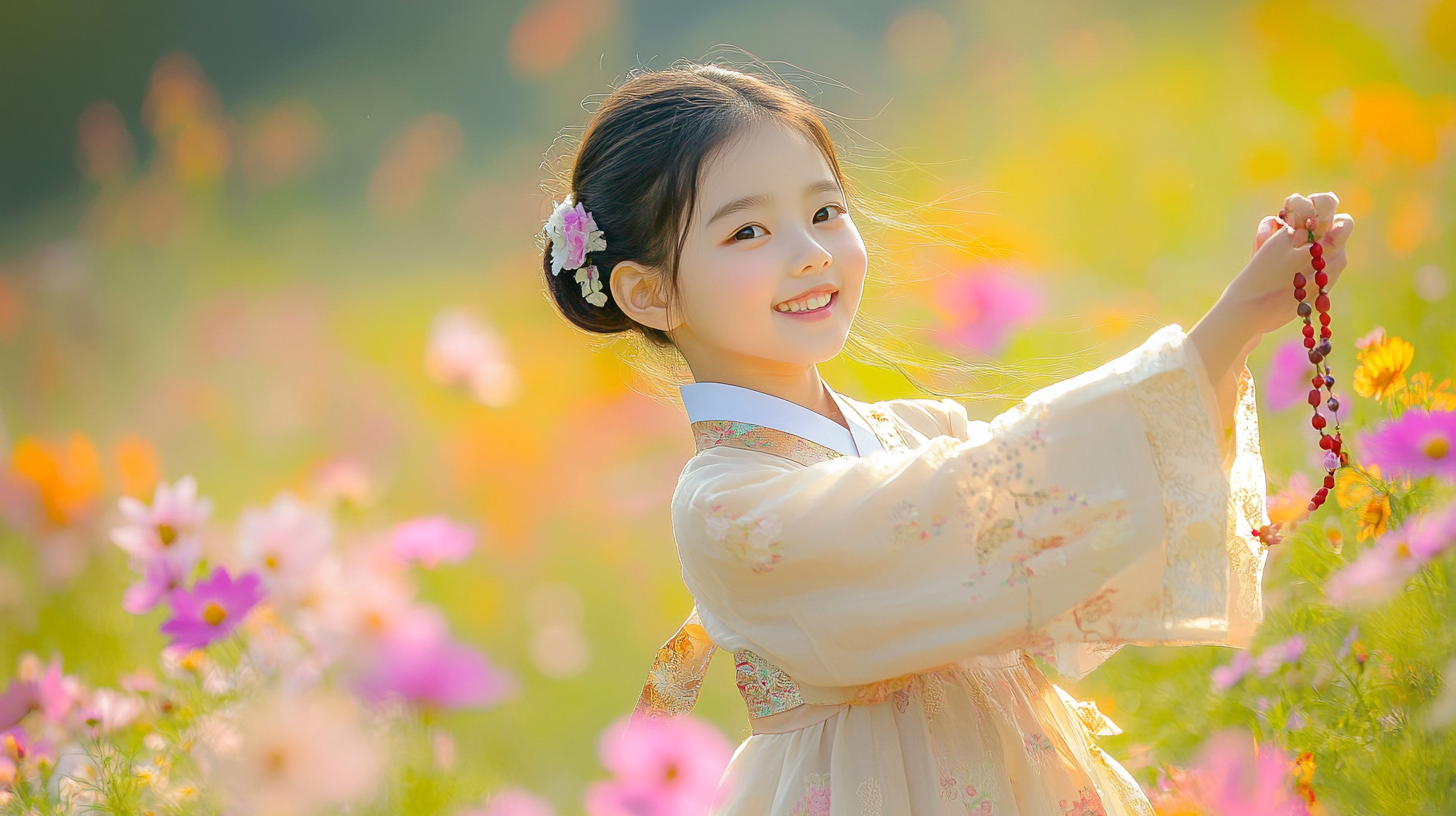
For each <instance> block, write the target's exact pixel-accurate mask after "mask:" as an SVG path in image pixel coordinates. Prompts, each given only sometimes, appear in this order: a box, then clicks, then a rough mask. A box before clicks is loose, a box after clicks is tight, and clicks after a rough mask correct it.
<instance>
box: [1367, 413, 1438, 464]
mask: <svg viewBox="0 0 1456 816" xmlns="http://www.w3.org/2000/svg"><path fill="white" fill-rule="evenodd" d="M1360 449H1361V450H1362V451H1363V452H1364V454H1365V459H1366V460H1367V461H1369V462H1370V463H1372V464H1376V465H1379V466H1380V469H1381V470H1383V471H1386V472H1389V473H1392V474H1394V473H1402V474H1407V475H1410V476H1413V477H1415V478H1420V477H1423V476H1440V477H1442V478H1444V479H1449V480H1451V481H1456V411H1421V410H1411V411H1406V412H1405V414H1403V415H1402V416H1401V418H1400V419H1397V420H1395V421H1393V422H1387V423H1385V424H1384V425H1382V426H1381V427H1380V429H1379V430H1377V431H1376V432H1375V433H1373V434H1369V435H1367V436H1365V437H1364V439H1363V440H1362V441H1361V445H1360Z"/></svg>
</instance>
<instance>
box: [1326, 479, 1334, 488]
mask: <svg viewBox="0 0 1456 816" xmlns="http://www.w3.org/2000/svg"><path fill="white" fill-rule="evenodd" d="M1325 487H1328V488H1330V489H1331V490H1333V489H1334V487H1335V477H1334V476H1325Z"/></svg>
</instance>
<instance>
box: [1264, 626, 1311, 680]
mask: <svg viewBox="0 0 1456 816" xmlns="http://www.w3.org/2000/svg"><path fill="white" fill-rule="evenodd" d="M1304 649H1305V643H1304V636H1302V635H1295V636H1294V637H1292V638H1290V639H1288V640H1286V641H1284V642H1283V643H1276V644H1274V645H1273V646H1270V647H1269V648H1267V649H1265V650H1264V651H1263V652H1261V653H1260V654H1259V657H1258V658H1257V659H1255V660H1254V668H1256V669H1258V670H1259V676H1260V677H1268V676H1269V675H1271V674H1273V673H1274V672H1276V671H1279V669H1280V667H1282V666H1286V665H1288V664H1290V663H1294V662H1296V661H1298V660H1299V659H1300V658H1301V657H1304Z"/></svg>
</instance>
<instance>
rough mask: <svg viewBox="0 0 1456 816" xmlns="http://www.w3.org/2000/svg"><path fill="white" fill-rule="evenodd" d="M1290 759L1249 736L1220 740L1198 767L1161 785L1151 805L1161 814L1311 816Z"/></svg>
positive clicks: (1225, 734)
mask: <svg viewBox="0 0 1456 816" xmlns="http://www.w3.org/2000/svg"><path fill="white" fill-rule="evenodd" d="M1289 769H1290V762H1289V757H1288V755H1286V754H1285V753H1284V752H1282V751H1280V750H1279V749H1278V748H1275V747H1274V746H1272V745H1256V744H1255V743H1254V741H1253V740H1252V739H1250V738H1249V736H1248V735H1246V734H1245V735H1241V734H1238V733H1235V732H1232V731H1222V732H1219V733H1218V734H1215V735H1214V736H1213V737H1212V738H1210V739H1209V740H1208V742H1206V743H1204V746H1203V749H1202V751H1200V753H1199V759H1198V762H1197V764H1196V765H1195V766H1194V767H1192V768H1189V769H1188V770H1186V771H1178V770H1176V769H1175V770H1174V772H1173V774H1172V775H1171V777H1164V778H1161V779H1160V780H1159V783H1158V790H1155V791H1150V794H1151V795H1150V797H1149V798H1150V799H1151V800H1152V802H1153V805H1154V807H1155V808H1157V809H1159V810H1160V811H1166V812H1174V811H1177V812H1179V813H1184V812H1188V813H1200V814H1207V816H1309V810H1308V808H1306V806H1305V803H1304V801H1303V800H1302V799H1301V798H1300V796H1299V795H1298V794H1297V793H1296V792H1295V789H1294V780H1293V778H1292V776H1291V774H1290V770H1289Z"/></svg>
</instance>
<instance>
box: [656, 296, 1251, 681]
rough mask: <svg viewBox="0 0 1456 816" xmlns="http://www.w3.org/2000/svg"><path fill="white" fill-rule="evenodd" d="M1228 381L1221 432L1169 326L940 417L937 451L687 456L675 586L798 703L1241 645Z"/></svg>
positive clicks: (1242, 536)
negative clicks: (775, 670) (1059, 374)
mask: <svg viewBox="0 0 1456 816" xmlns="http://www.w3.org/2000/svg"><path fill="white" fill-rule="evenodd" d="M1239 383H1240V384H1239V400H1238V409H1237V410H1236V412H1235V415H1234V422H1233V426H1232V428H1229V429H1225V428H1223V427H1222V423H1221V422H1220V421H1219V415H1218V412H1217V406H1216V401H1215V400H1214V395H1213V389H1212V386H1211V384H1210V383H1209V382H1208V378H1207V374H1206V373H1205V372H1204V370H1203V368H1202V363H1201V361H1200V360H1199V359H1198V356H1197V353H1196V351H1195V350H1194V348H1193V347H1192V345H1191V344H1189V343H1188V342H1187V336H1186V335H1185V334H1184V333H1183V331H1182V329H1180V328H1179V327H1178V326H1176V325H1173V326H1167V327H1164V328H1163V329H1160V330H1159V331H1158V332H1156V333H1155V334H1153V335H1152V336H1151V337H1150V338H1149V339H1148V340H1147V341H1146V342H1144V343H1143V344H1142V345H1141V346H1140V347H1138V348H1137V349H1135V350H1133V351H1131V352H1129V353H1127V354H1125V355H1123V356H1122V357H1119V358H1117V359H1115V360H1113V361H1111V362H1109V363H1107V364H1105V365H1102V366H1100V367H1098V368H1096V369H1094V370H1092V371H1089V372H1086V373H1084V374H1081V375H1079V376H1076V377H1073V378H1071V379H1069V380H1066V381H1063V382H1060V383H1057V384H1055V385H1053V386H1050V387H1047V388H1043V389H1041V390H1039V391H1037V392H1035V393H1033V394H1032V395H1031V396H1029V397H1027V398H1026V399H1025V400H1023V401H1022V402H1021V403H1020V404H1018V405H1017V406H1015V407H1014V408H1012V409H1010V410H1008V411H1006V412H1005V413H1003V414H1001V415H1000V416H997V417H996V418H995V419H993V420H991V421H990V422H984V421H967V420H966V419H965V414H964V410H963V409H961V408H960V407H959V406H957V405H955V404H954V403H947V404H946V405H945V406H944V408H943V410H944V412H945V417H944V420H945V423H946V425H945V428H946V435H942V436H936V437H934V438H927V439H925V440H924V442H923V444H920V445H919V446H918V447H914V448H912V449H910V450H907V451H901V452H879V453H875V454H873V455H871V456H868V457H843V458H836V459H831V460H828V461H824V462H819V463H816V464H811V465H804V464H800V463H798V462H795V461H791V460H789V459H786V458H780V457H777V456H774V455H772V454H768V453H764V452H761V451H755V450H743V449H737V448H726V447H725V448H714V449H711V450H708V451H705V452H703V453H701V454H699V455H698V456H696V457H694V458H693V459H692V460H691V461H690V462H689V463H688V466H687V467H686V468H685V469H684V471H683V474H682V476H681V478H680V479H679V482H678V488H677V490H676V492H675V493H674V497H673V527H674V534H675V536H676V539H677V542H678V550H679V556H680V558H681V560H682V565H683V577H684V580H685V582H686V584H687V586H688V589H689V590H690V591H692V593H693V596H694V598H695V599H696V601H697V605H698V609H699V610H700V612H701V614H702V619H703V623H704V625H705V627H706V629H707V631H708V634H709V635H710V636H711V637H712V638H713V640H714V642H715V643H717V645H719V646H721V647H723V648H728V649H735V650H736V649H748V650H751V651H753V652H755V653H757V654H759V655H761V656H763V657H764V658H766V659H768V660H769V661H771V662H772V663H774V664H775V665H777V666H778V667H780V668H782V669H783V670H784V671H785V672H786V673H788V675H789V676H790V677H792V678H794V680H795V681H797V682H798V683H800V684H801V685H805V686H816V687H845V686H856V685H861V684H866V683H874V682H878V681H881V680H885V679H889V678H894V677H898V676H902V675H905V674H910V673H914V672H918V671H924V670H927V669H930V668H934V667H938V666H943V665H947V664H950V663H954V662H956V661H959V660H962V659H966V658H970V657H974V656H976V655H982V654H997V653H1002V652H1005V651H1009V650H1011V649H1015V648H1023V649H1027V650H1028V651H1032V652H1034V653H1040V654H1043V655H1044V656H1046V657H1048V658H1049V659H1052V660H1054V661H1055V662H1056V663H1057V665H1058V668H1059V669H1061V670H1062V671H1063V672H1065V673H1069V674H1072V675H1074V676H1076V675H1080V674H1082V673H1085V671H1087V670H1090V668H1091V667H1092V666H1095V665H1096V663H1097V662H1098V661H1099V660H1100V659H1103V658H1105V656H1106V655H1107V654H1110V653H1111V651H1112V650H1115V649H1116V648H1117V647H1118V646H1121V645H1123V644H1128V643H1141V644H1158V643H1165V644H1191V643H1217V644H1229V645H1246V644H1247V642H1248V640H1249V637H1250V635H1251V634H1252V630H1253V628H1254V627H1255V626H1256V625H1257V624H1258V622H1259V621H1260V619H1261V618H1262V610H1261V608H1260V598H1259V581H1260V576H1261V573H1262V566H1263V556H1264V547H1263V545H1262V544H1261V543H1260V542H1259V541H1258V540H1257V539H1256V538H1255V537H1254V536H1253V535H1252V534H1251V533H1250V530H1251V528H1253V527H1257V526H1259V525H1260V524H1262V523H1264V521H1265V516H1264V502H1263V498H1264V477H1263V466H1262V460H1261V459H1260V455H1259V450H1258V428H1257V421H1258V420H1257V413H1256V412H1255V410H1254V401H1253V398H1254V394H1253V382H1252V378H1250V377H1249V374H1248V371H1247V369H1245V370H1244V371H1243V372H1241V375H1240V378H1239ZM807 697H808V695H806V699H807Z"/></svg>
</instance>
